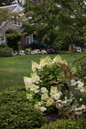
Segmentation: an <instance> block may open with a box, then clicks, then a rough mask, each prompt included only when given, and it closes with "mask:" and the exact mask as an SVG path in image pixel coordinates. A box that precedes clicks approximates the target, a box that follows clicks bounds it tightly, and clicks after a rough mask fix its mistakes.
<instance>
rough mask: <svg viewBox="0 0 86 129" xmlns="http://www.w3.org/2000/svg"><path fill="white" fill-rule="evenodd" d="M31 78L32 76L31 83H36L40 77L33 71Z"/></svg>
mask: <svg viewBox="0 0 86 129" xmlns="http://www.w3.org/2000/svg"><path fill="white" fill-rule="evenodd" d="M31 78H32V82H33V83H36V84H37V83H38V82H39V81H40V78H39V76H37V73H36V72H34V73H32V74H31Z"/></svg>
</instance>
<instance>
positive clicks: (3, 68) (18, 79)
mask: <svg viewBox="0 0 86 129" xmlns="http://www.w3.org/2000/svg"><path fill="white" fill-rule="evenodd" d="M59 55H60V56H62V57H63V58H64V59H66V60H67V61H68V63H69V64H70V63H72V62H73V61H74V57H73V54H71V53H70V54H69V53H67V54H64V53H63V54H59ZM76 55H77V57H78V58H80V57H82V56H84V55H85V53H77V54H76ZM43 56H46V55H25V56H16V57H7V58H0V90H3V89H5V88H7V87H17V86H18V87H20V86H21V87H22V86H23V87H24V82H23V77H24V76H30V73H31V72H32V71H31V61H32V60H34V61H36V62H39V60H40V58H41V57H43ZM49 56H50V57H51V58H52V59H53V58H54V57H55V56H56V55H55V54H52V55H49Z"/></svg>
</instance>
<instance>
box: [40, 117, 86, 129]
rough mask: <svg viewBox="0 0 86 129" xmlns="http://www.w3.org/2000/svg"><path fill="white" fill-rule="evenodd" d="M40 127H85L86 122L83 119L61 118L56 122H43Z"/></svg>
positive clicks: (85, 128)
mask: <svg viewBox="0 0 86 129" xmlns="http://www.w3.org/2000/svg"><path fill="white" fill-rule="evenodd" d="M40 129H86V123H85V121H84V120H79V119H77V120H72V119H68V120H66V119H62V120H57V121H56V122H50V123H49V124H44V126H43V127H41V128H40Z"/></svg>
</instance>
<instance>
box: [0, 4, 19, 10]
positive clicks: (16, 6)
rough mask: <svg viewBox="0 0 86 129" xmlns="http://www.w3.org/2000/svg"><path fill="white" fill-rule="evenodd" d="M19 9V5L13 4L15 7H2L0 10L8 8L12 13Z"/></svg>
mask: <svg viewBox="0 0 86 129" xmlns="http://www.w3.org/2000/svg"><path fill="white" fill-rule="evenodd" d="M18 7H19V5H18V4H13V5H8V6H2V7H0V9H5V8H7V9H8V10H9V11H10V12H14V10H16V9H17V8H18ZM19 8H20V7H19Z"/></svg>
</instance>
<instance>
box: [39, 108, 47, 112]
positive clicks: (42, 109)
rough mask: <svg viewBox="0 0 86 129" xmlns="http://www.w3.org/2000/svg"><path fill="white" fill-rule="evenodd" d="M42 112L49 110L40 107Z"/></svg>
mask: <svg viewBox="0 0 86 129" xmlns="http://www.w3.org/2000/svg"><path fill="white" fill-rule="evenodd" d="M39 109H40V110H41V111H42V112H44V111H46V110H47V108H46V107H40V108H39Z"/></svg>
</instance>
